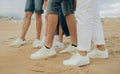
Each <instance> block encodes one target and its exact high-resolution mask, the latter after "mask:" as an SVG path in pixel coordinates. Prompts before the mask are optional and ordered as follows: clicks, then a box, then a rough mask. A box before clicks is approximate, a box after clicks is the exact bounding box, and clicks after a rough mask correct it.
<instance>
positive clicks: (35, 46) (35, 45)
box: [32, 39, 41, 48]
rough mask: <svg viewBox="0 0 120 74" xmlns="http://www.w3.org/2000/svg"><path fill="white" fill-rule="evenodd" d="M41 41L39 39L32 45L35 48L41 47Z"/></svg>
mask: <svg viewBox="0 0 120 74" xmlns="http://www.w3.org/2000/svg"><path fill="white" fill-rule="evenodd" d="M40 43H41V41H40V40H39V39H35V41H34V42H33V43H32V46H33V48H38V47H40Z"/></svg>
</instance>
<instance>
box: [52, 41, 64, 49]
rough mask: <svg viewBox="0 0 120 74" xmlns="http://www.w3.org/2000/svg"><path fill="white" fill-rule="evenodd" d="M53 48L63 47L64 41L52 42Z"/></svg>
mask: <svg viewBox="0 0 120 74" xmlns="http://www.w3.org/2000/svg"><path fill="white" fill-rule="evenodd" d="M53 47H54V48H64V43H62V42H60V41H57V42H55V43H54V44H53Z"/></svg>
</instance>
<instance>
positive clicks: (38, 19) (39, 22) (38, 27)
mask: <svg viewBox="0 0 120 74" xmlns="http://www.w3.org/2000/svg"><path fill="white" fill-rule="evenodd" d="M41 28H42V19H41V14H39V13H36V31H37V35H36V39H40V35H41Z"/></svg>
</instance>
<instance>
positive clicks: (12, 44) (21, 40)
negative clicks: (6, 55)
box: [10, 38, 26, 46]
mask: <svg viewBox="0 0 120 74" xmlns="http://www.w3.org/2000/svg"><path fill="white" fill-rule="evenodd" d="M25 43H26V41H25V40H23V39H21V38H17V39H16V40H15V41H14V42H13V43H11V44H10V46H21V45H24V44H25Z"/></svg>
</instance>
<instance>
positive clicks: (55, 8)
mask: <svg viewBox="0 0 120 74" xmlns="http://www.w3.org/2000/svg"><path fill="white" fill-rule="evenodd" d="M61 6H62V11H63V14H64V15H65V16H66V15H68V14H74V5H73V0H48V5H47V13H48V14H59V11H60V8H61Z"/></svg>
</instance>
